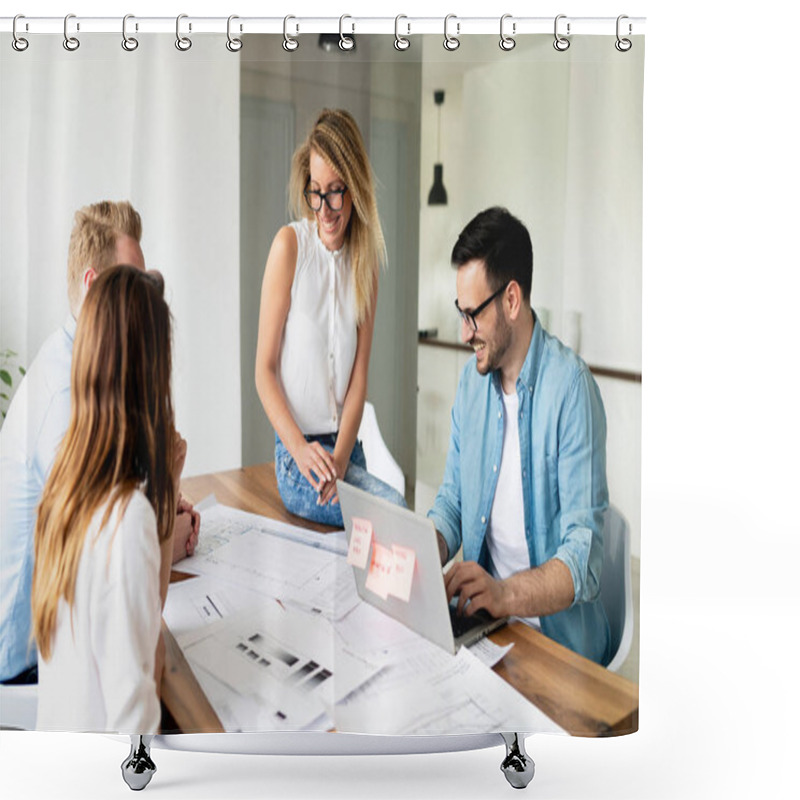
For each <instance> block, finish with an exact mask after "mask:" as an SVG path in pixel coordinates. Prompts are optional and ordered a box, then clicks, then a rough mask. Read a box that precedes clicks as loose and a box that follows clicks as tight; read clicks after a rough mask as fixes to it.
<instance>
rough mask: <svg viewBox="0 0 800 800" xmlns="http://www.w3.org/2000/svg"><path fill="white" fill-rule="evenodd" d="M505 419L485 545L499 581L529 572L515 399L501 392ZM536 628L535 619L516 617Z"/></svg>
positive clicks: (517, 406) (517, 400)
mask: <svg viewBox="0 0 800 800" xmlns="http://www.w3.org/2000/svg"><path fill="white" fill-rule="evenodd" d="M503 408H504V412H505V419H504V421H503V422H504V424H503V455H502V458H501V460H500V466H499V467H498V469H499V470H500V474H499V475H498V477H497V489H496V490H495V493H494V502H493V504H492V513H491V516H490V517H489V525H488V527H487V529H486V544H487V546H488V548H489V554H490V555H491V557H492V566H493V572H492V574H493V576H494V577H495V578H498V579H500V580H503V579H504V578H508V577H509V576H510V575H513V574H514V573H515V572H520V571H521V570H523V569H530V567H531V557H530V553H529V551H528V543H527V541H526V540H525V506H524V505H523V499H522V466H521V463H520V454H519V397H518V396H517V394H516V392H514V393H513V394H506V393H505V392H503ZM518 619H521V620H522V621H523V622H524V623H526V624H527V625H531V626H532V627H534V628H539V627H540V623H539V617H518Z"/></svg>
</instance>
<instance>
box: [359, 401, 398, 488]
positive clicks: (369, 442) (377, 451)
mask: <svg viewBox="0 0 800 800" xmlns="http://www.w3.org/2000/svg"><path fill="white" fill-rule="evenodd" d="M358 438H359V439H361V444H362V446H363V447H364V457H365V458H366V459H367V469H368V470H369V471H370V472H371V473H372V474H373V475H374V476H375V477H376V478H380V479H381V480H382V481H383V482H384V483H388V484H389V486H391V487H392V488H394V489H397V491H398V492H400V494H402V495H403V496H405V493H406V478H405V475H403V470H401V469H400V466H399V465H398V463H397V462H396V461H395V460H394V458H393V457H392V454H391V453H390V452H389V448H388V447H387V446H386V443H385V442H384V441H383V436H381V431H380V428H379V427H378V418H377V416H375V406H373V405H372V403H364V413H363V414H362V416H361V427H360V428H359V429H358Z"/></svg>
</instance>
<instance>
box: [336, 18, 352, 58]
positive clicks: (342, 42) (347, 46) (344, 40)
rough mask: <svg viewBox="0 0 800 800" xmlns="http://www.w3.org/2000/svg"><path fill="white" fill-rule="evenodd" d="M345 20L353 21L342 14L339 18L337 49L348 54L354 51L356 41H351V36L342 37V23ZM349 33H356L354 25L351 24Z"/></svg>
mask: <svg viewBox="0 0 800 800" xmlns="http://www.w3.org/2000/svg"><path fill="white" fill-rule="evenodd" d="M346 19H353V18H352V17H351V16H350V15H349V14H342V16H341V17H339V49H340V50H344V51H345V52H346V53H349V52H350V51H351V50H353V49H355V46H356V41H355V39H353V37H352V36H345V35H344V21H345V20H346ZM351 26H352V28H351V31H350V33H355V32H356V25H355V23H351Z"/></svg>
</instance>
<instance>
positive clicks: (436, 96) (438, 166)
mask: <svg viewBox="0 0 800 800" xmlns="http://www.w3.org/2000/svg"><path fill="white" fill-rule="evenodd" d="M433 102H434V103H436V106H437V108H438V109H439V112H438V117H437V122H436V163H435V164H434V165H433V186H431V190H430V192H428V205H429V206H446V205H447V189H445V188H444V182H443V175H442V173H443V169H444V168H443V166H442V161H441V146H442V103H444V89H437V90H436V91H435V92H434V93H433Z"/></svg>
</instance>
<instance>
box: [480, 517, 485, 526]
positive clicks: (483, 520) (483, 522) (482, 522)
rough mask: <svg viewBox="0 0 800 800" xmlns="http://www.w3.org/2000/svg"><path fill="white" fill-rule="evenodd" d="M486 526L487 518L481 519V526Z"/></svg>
mask: <svg viewBox="0 0 800 800" xmlns="http://www.w3.org/2000/svg"><path fill="white" fill-rule="evenodd" d="M485 524H486V517H481V525H485Z"/></svg>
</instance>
